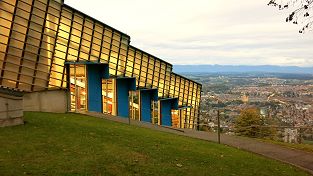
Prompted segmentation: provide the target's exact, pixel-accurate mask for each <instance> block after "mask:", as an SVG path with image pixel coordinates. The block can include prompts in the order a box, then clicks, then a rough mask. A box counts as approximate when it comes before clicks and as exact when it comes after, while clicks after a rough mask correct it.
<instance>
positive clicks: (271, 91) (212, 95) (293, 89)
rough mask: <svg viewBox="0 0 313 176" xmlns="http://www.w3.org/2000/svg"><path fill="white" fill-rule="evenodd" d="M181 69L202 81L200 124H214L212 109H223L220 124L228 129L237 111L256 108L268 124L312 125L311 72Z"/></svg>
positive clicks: (312, 83)
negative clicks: (194, 70) (270, 122)
mask: <svg viewBox="0 0 313 176" xmlns="http://www.w3.org/2000/svg"><path fill="white" fill-rule="evenodd" d="M199 67H200V66H199ZM203 67H206V66H203ZM175 68H177V66H175ZM194 68H195V67H194ZM194 68H192V70H193V69H194ZM238 68H239V67H237V68H236V69H238ZM255 68H258V67H255ZM179 69H180V68H179ZM289 70H291V69H289ZM294 70H295V72H297V71H296V69H294ZM312 70H313V68H312ZM185 71H186V72H185V73H183V75H184V76H186V77H188V78H191V79H193V80H195V81H198V82H199V83H202V84H203V92H202V103H201V119H202V123H205V124H208V125H211V126H214V125H216V110H217V109H219V110H221V111H222V112H223V116H222V119H221V125H222V127H223V128H224V129H227V131H230V132H231V131H233V129H234V124H235V119H236V117H238V116H239V114H240V112H241V110H243V109H247V108H257V109H259V110H260V114H261V115H262V116H263V117H264V118H265V119H270V120H271V121H272V122H275V123H272V124H271V125H276V126H284V127H292V128H300V127H301V128H302V127H304V128H306V127H312V125H313V75H312V74H308V73H274V71H275V70H273V72H271V73H270V72H239V71H238V72H232V73H231V72H228V73H227V72H221V73H218V72H216V73H209V72H207V73H205V72H202V73H201V72H200V71H202V70H201V69H199V70H198V71H199V72H192V71H190V70H189V69H188V70H187V69H186V70H185ZM207 71H209V70H207ZM211 71H212V70H211ZM232 71H234V69H233V70H232ZM265 125H266V124H265ZM310 129H312V128H310ZM309 133H310V134H312V133H311V131H310V132H309ZM309 138H312V135H310V137H309Z"/></svg>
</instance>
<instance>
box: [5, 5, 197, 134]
mask: <svg viewBox="0 0 313 176" xmlns="http://www.w3.org/2000/svg"><path fill="white" fill-rule="evenodd" d="M0 31H1V33H0V86H1V87H2V88H12V89H16V90H20V91H24V92H37V91H48V90H58V89H64V90H66V91H65V92H67V94H68V105H67V106H68V107H67V109H68V111H76V112H77V111H96V112H103V113H108V114H112V115H118V116H122V117H130V118H133V119H138V120H142V121H148V122H152V123H158V124H160V125H166V126H173V127H177V128H196V127H197V119H198V118H199V106H200V96H201V84H199V83H197V82H195V81H192V80H190V79H188V78H185V77H183V76H180V75H178V74H175V73H173V72H172V68H173V66H172V65H171V64H170V63H167V62H165V61H164V60H162V59H159V58H157V57H155V56H153V55H151V54H149V53H146V52H144V51H142V50H140V49H138V48H136V47H134V46H132V45H130V36H128V35H127V34H124V33H123V32H120V31H118V30H116V29H114V28H112V27H110V26H108V25H106V24H104V23H102V22H100V21H98V20H96V19H94V18H92V17H90V16H88V15H86V14H83V13H81V12H80V11H78V10H76V9H74V8H72V7H70V6H68V5H66V4H64V3H63V2H62V1H61V0H1V1H0Z"/></svg>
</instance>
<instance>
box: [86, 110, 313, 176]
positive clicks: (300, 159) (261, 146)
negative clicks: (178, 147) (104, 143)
mask: <svg viewBox="0 0 313 176" xmlns="http://www.w3.org/2000/svg"><path fill="white" fill-rule="evenodd" d="M87 115H90V116H94V117H99V118H104V119H107V120H111V121H115V122H121V123H129V119H128V118H121V117H116V116H111V115H105V114H99V113H92V112H87ZM130 124H131V125H136V126H141V127H145V128H150V129H154V130H158V131H164V132H170V133H175V134H178V135H183V136H189V137H192V138H197V139H202V140H207V141H213V142H217V134H215V133H209V132H203V131H196V130H190V129H173V128H169V127H164V126H158V125H153V124H151V123H145V122H140V121H135V120H131V121H130ZM221 143H222V144H226V145H229V146H232V147H236V148H239V149H243V150H246V151H250V152H253V153H257V154H260V155H263V156H266V157H268V158H272V159H276V160H279V161H282V162H285V163H288V164H291V165H294V166H297V167H299V168H302V169H304V170H306V171H308V172H309V173H310V174H311V175H313V154H312V153H308V152H305V151H300V150H296V149H290V148H286V147H282V146H280V145H275V144H270V143H265V142H261V141H257V140H255V139H250V138H246V137H240V136H230V135H221Z"/></svg>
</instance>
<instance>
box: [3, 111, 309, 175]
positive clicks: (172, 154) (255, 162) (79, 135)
mask: <svg viewBox="0 0 313 176" xmlns="http://www.w3.org/2000/svg"><path fill="white" fill-rule="evenodd" d="M25 120H26V122H27V123H26V124H25V125H23V126H16V127H8V128H0V141H1V143H0V175H24V174H26V175H123V176H124V175H192V176H194V175H214V176H218V175H240V176H242V175H258V176H259V175H275V176H277V175H307V174H306V173H305V172H303V171H301V170H299V169H297V168H295V167H292V166H290V165H287V164H283V163H280V162H278V161H274V160H270V159H267V158H264V157H261V156H258V155H254V154H252V153H249V152H245V151H241V150H238V149H235V148H231V147H227V146H223V145H218V144H216V143H211V142H207V141H202V140H197V139H192V138H188V137H183V136H177V135H174V134H169V133H164V132H158V131H153V130H150V129H145V128H140V127H135V126H129V125H127V124H120V123H115V122H111V121H106V120H103V119H97V118H93V117H88V116H84V115H77V114H52V113H34V112H27V113H25Z"/></svg>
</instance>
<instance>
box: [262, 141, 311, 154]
mask: <svg viewBox="0 0 313 176" xmlns="http://www.w3.org/2000/svg"><path fill="white" fill-rule="evenodd" d="M259 140H260V141H263V142H267V143H272V144H278V145H281V146H283V147H287V148H292V149H298V150H303V151H306V152H310V153H313V143H312V141H304V143H303V144H292V143H286V142H280V141H274V140H266V139H259Z"/></svg>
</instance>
